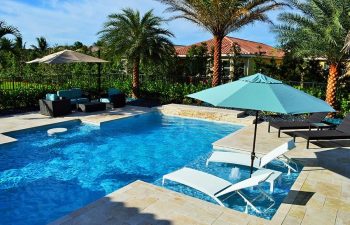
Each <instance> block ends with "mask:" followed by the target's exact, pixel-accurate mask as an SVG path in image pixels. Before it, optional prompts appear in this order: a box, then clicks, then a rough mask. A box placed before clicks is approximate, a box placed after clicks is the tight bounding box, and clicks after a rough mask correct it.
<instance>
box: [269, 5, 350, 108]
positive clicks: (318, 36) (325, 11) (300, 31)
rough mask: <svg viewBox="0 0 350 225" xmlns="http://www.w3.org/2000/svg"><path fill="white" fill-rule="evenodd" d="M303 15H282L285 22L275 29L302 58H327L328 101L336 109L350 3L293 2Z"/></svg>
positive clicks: (280, 38) (294, 52)
mask: <svg viewBox="0 0 350 225" xmlns="http://www.w3.org/2000/svg"><path fill="white" fill-rule="evenodd" d="M290 3H291V5H292V6H294V7H295V8H296V9H298V10H299V11H300V12H296V13H292V12H285V13H282V14H280V16H279V20H280V21H282V24H281V25H278V26H276V27H275V28H274V30H275V31H276V32H277V33H278V38H279V40H280V42H281V43H282V44H283V43H293V50H292V52H293V54H294V55H296V56H299V57H309V58H310V57H311V58H313V57H315V58H317V57H325V58H326V59H327V61H328V63H329V73H328V81H327V90H326V102H328V103H329V104H330V105H331V106H332V107H335V106H336V90H337V81H338V78H339V75H340V71H339V70H340V64H341V62H342V61H343V60H344V58H345V53H343V52H342V48H343V46H344V41H345V37H346V35H347V31H348V30H349V29H350V17H349V15H348V13H349V11H348V10H349V9H350V1H349V0H306V1H302V2H299V1H298V0H290Z"/></svg>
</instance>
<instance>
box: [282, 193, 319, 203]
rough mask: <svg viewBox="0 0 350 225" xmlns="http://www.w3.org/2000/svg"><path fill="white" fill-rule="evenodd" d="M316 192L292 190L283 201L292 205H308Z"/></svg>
mask: <svg viewBox="0 0 350 225" xmlns="http://www.w3.org/2000/svg"><path fill="white" fill-rule="evenodd" d="M314 194H315V192H310V191H295V190H290V191H289V193H288V197H287V198H285V199H284V200H283V203H285V204H290V205H301V206H303V205H306V204H307V203H308V202H309V200H310V199H311V198H312V196H313V195H314Z"/></svg>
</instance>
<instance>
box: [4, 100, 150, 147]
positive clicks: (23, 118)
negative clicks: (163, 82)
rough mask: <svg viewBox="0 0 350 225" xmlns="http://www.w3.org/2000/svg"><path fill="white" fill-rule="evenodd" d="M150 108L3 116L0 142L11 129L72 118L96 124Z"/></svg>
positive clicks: (146, 111) (31, 126)
mask: <svg viewBox="0 0 350 225" xmlns="http://www.w3.org/2000/svg"><path fill="white" fill-rule="evenodd" d="M152 110H153V109H150V108H145V107H136V106H126V107H124V108H117V109H113V110H106V111H100V112H93V113H83V112H74V113H72V114H70V115H67V116H64V117H57V118H51V117H49V116H44V115H41V114H39V113H38V112H33V113H24V114H16V115H12V116H3V117H0V144H1V143H5V139H2V137H3V138H5V137H6V136H5V135H3V134H4V133H8V132H12V131H18V130H24V129H30V128H34V127H41V126H46V125H51V124H56V123H62V122H68V121H73V120H81V121H82V122H83V123H89V124H94V125H97V126H98V125H100V124H101V123H104V122H108V121H112V120H116V119H121V118H126V117H130V116H135V115H139V114H143V113H148V112H151V111H152ZM1 134H2V135H1ZM4 136H5V137H4ZM2 140H4V141H2Z"/></svg>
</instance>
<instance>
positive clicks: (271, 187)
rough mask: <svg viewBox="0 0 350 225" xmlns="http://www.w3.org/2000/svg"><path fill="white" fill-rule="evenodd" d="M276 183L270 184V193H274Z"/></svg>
mask: <svg viewBox="0 0 350 225" xmlns="http://www.w3.org/2000/svg"><path fill="white" fill-rule="evenodd" d="M274 184H275V181H272V182H271V183H270V193H273V190H274Z"/></svg>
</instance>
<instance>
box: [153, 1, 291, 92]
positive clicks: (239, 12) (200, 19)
mask: <svg viewBox="0 0 350 225" xmlns="http://www.w3.org/2000/svg"><path fill="white" fill-rule="evenodd" d="M158 1H160V2H162V3H164V4H166V5H168V6H169V7H168V9H167V11H170V12H179V13H180V14H179V15H177V16H174V19H176V18H184V19H186V20H189V21H191V22H193V23H195V24H197V25H199V26H201V27H203V28H205V29H206V30H208V31H209V32H210V33H212V34H213V36H214V42H215V43H214V66H213V79H212V86H216V85H219V84H220V77H221V47H222V40H223V38H224V37H225V36H226V35H227V34H229V33H231V32H234V31H237V30H238V29H240V28H242V27H244V26H245V25H247V24H250V23H253V22H255V21H263V22H266V21H268V22H269V21H270V20H269V18H268V17H267V15H266V13H267V12H269V11H271V10H274V9H278V8H280V7H281V6H283V5H284V4H283V3H278V2H276V1H275V0H158Z"/></svg>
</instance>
